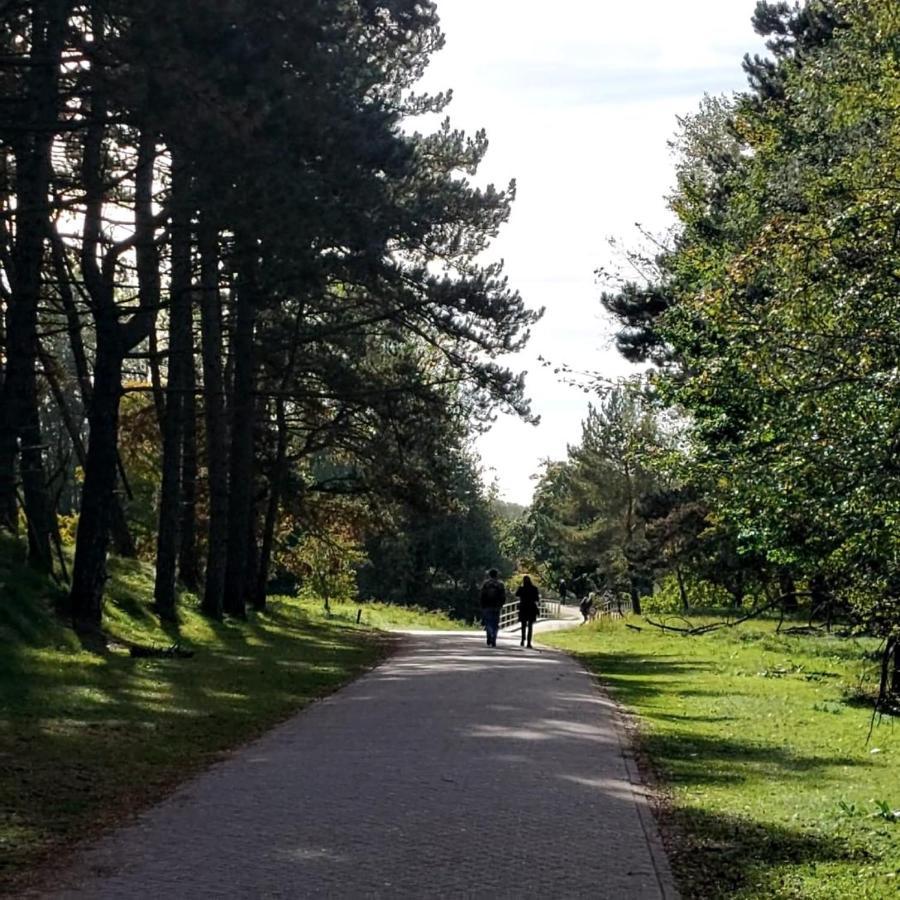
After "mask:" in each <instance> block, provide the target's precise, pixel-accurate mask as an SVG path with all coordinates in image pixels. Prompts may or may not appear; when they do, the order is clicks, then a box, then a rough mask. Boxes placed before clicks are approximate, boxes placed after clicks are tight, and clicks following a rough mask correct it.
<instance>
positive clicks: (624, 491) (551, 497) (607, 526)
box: [528, 386, 665, 595]
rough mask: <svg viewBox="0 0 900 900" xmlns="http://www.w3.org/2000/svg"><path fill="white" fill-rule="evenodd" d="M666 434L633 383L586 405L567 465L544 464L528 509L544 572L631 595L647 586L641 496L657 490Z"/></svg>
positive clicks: (648, 570) (649, 575)
mask: <svg viewBox="0 0 900 900" xmlns="http://www.w3.org/2000/svg"><path fill="white" fill-rule="evenodd" d="M664 449H665V437H664V435H663V433H662V430H661V428H660V426H659V423H658V421H657V419H656V417H655V415H654V412H653V410H652V409H650V408H649V407H647V406H646V405H645V404H644V403H643V401H642V399H641V397H640V396H639V394H638V393H637V392H636V390H635V389H634V386H631V387H617V388H614V389H613V390H612V391H610V392H609V393H608V394H607V395H606V396H604V397H602V399H601V401H600V403H599V404H598V405H597V406H591V407H590V409H589V411H588V416H587V418H586V419H585V421H584V422H583V423H582V438H581V442H580V443H579V444H578V445H577V446H574V447H569V459H568V461H567V462H565V463H548V464H547V465H546V467H545V471H544V475H543V477H542V478H541V480H540V481H539V483H538V486H537V489H536V490H535V496H534V502H533V503H532V506H531V509H530V511H529V514H528V529H529V533H528V536H529V538H530V544H531V546H530V549H531V551H532V553H533V554H534V556H535V557H536V558H537V560H538V561H539V562H540V563H542V564H546V566H547V569H548V574H550V575H551V577H552V578H554V579H558V578H560V577H566V578H567V579H569V580H571V581H577V580H578V579H582V580H583V581H584V583H585V585H586V586H587V589H586V590H585V591H584V592H585V593H587V590H590V589H591V588H590V585H591V584H593V585H594V586H596V587H608V588H610V589H612V590H616V591H625V592H628V593H631V594H632V595H636V594H637V593H638V592H641V591H644V590H646V589H647V588H648V587H649V586H650V585H651V584H652V570H651V567H650V566H649V565H648V558H647V548H648V545H647V537H646V533H645V522H644V519H643V517H642V516H641V513H640V508H639V507H640V503H641V500H642V498H643V497H644V496H646V495H647V494H649V493H650V492H652V491H653V490H655V489H656V487H657V486H658V484H659V474H658V472H657V471H656V469H655V468H654V460H655V459H657V458H659V457H661V456H662V455H663V453H664Z"/></svg>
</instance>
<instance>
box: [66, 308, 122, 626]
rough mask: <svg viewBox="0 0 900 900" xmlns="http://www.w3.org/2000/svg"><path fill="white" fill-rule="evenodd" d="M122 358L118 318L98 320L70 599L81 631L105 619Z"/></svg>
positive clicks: (75, 621)
mask: <svg viewBox="0 0 900 900" xmlns="http://www.w3.org/2000/svg"><path fill="white" fill-rule="evenodd" d="M123 357H124V350H123V348H122V346H121V341H120V335H119V329H118V323H117V322H116V320H115V319H112V320H104V319H98V321H97V358H96V362H95V365H94V385H93V391H92V394H91V406H90V411H89V414H88V423H89V425H90V443H89V445H88V453H87V462H86V465H85V470H84V485H83V488H82V493H81V515H80V516H79V519H78V534H77V538H76V542H75V566H74V571H73V573H72V588H71V593H70V598H69V599H70V603H71V609H72V619H73V624H74V625H75V628H76V629H78V630H79V631H92V630H97V629H99V628H100V625H101V620H102V611H103V586H104V584H105V583H106V552H107V548H108V542H109V528H110V515H111V510H112V504H111V503H110V499H111V498H112V497H113V495H114V492H115V489H116V458H117V448H118V436H119V401H120V400H121V398H122V360H123Z"/></svg>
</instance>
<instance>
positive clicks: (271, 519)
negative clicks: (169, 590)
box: [253, 398, 287, 609]
mask: <svg viewBox="0 0 900 900" xmlns="http://www.w3.org/2000/svg"><path fill="white" fill-rule="evenodd" d="M275 420H276V427H277V429H278V438H277V446H276V450H275V464H274V466H273V468H272V477H271V480H270V484H269V498H268V504H267V506H266V521H265V525H264V527H263V537H262V549H261V550H260V554H259V573H258V576H257V579H256V591H255V594H254V597H253V606H254V608H256V609H265V608H266V595H267V588H268V584H269V569H270V567H271V564H272V548H273V546H274V543H275V526H276V525H277V524H278V507H279V504H280V503H281V492H282V488H283V484H284V476H285V470H286V468H287V466H286V463H287V422H286V421H285V415H284V401H283V400H282V399H280V398H279V399H278V400H277V401H276V410H275Z"/></svg>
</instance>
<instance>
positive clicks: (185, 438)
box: [178, 328, 200, 593]
mask: <svg viewBox="0 0 900 900" xmlns="http://www.w3.org/2000/svg"><path fill="white" fill-rule="evenodd" d="M193 343H194V337H193V328H192V330H191V339H190V351H189V352H188V353H187V354H186V358H185V364H186V369H185V373H184V374H185V391H184V394H183V395H182V397H183V409H182V418H183V426H184V430H183V433H182V450H181V521H180V523H179V534H180V537H181V546H180V547H179V548H178V577H179V578H180V579H181V583H182V584H183V585H184V586H185V587H186V588H187V589H188V590H189V591H191V592H193V593H197V591H199V590H200V560H199V558H198V555H197V554H198V548H197V399H196V397H195V391H196V389H197V373H196V369H195V365H194V353H193Z"/></svg>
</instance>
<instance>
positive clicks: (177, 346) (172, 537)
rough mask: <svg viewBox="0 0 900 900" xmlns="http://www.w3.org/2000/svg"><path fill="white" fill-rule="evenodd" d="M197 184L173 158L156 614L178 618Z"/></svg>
mask: <svg viewBox="0 0 900 900" xmlns="http://www.w3.org/2000/svg"><path fill="white" fill-rule="evenodd" d="M190 197H191V183H190V174H189V172H188V170H187V169H186V167H185V165H184V163H183V162H182V161H181V159H180V158H179V154H178V153H177V152H176V151H173V159H172V230H171V242H172V276H171V283H170V289H169V371H168V384H167V385H166V415H165V418H164V419H163V455H162V487H161V490H160V498H159V526H158V533H157V541H156V583H155V585H154V599H155V602H156V612H157V613H158V615H159V616H160V618H162V619H166V620H174V618H175V615H176V613H175V576H176V568H177V562H178V548H179V542H180V533H179V530H180V525H181V503H182V499H183V497H182V482H181V474H182V459H183V449H184V422H185V410H186V404H185V397H186V392H187V390H188V384H187V369H188V357H189V355H190V353H191V352H192V346H191V345H192V341H191V207H190Z"/></svg>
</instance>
